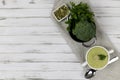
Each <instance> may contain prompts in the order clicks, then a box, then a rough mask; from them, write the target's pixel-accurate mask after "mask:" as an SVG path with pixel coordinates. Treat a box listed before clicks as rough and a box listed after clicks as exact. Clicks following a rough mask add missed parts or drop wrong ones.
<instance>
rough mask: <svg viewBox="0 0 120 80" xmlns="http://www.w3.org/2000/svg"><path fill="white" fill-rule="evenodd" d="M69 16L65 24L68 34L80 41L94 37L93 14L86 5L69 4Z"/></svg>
mask: <svg viewBox="0 0 120 80" xmlns="http://www.w3.org/2000/svg"><path fill="white" fill-rule="evenodd" d="M70 14H71V15H70V17H69V18H68V21H67V22H66V24H68V28H67V30H68V31H69V32H70V31H71V32H72V34H73V35H75V36H76V37H77V38H78V39H79V40H82V41H89V40H90V39H92V38H93V37H95V34H96V25H95V23H94V18H93V17H94V14H93V12H91V11H90V8H89V6H88V5H87V4H86V3H82V2H80V3H79V4H77V5H75V3H73V2H71V8H70Z"/></svg>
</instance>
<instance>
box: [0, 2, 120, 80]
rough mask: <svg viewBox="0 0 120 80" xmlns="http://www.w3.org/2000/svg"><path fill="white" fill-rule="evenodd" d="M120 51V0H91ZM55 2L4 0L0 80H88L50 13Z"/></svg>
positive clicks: (0, 13) (0, 27)
mask: <svg viewBox="0 0 120 80" xmlns="http://www.w3.org/2000/svg"><path fill="white" fill-rule="evenodd" d="M90 2H91V4H92V6H93V9H94V12H95V15H96V16H97V18H98V21H99V23H100V24H101V25H102V27H103V30H104V31H105V32H106V33H107V34H108V36H109V37H110V39H111V40H112V42H113V43H114V44H115V46H116V48H117V49H118V50H120V1H119V0H94V1H93V0H91V1H90ZM53 4H54V0H33V2H32V0H0V80H85V79H84V77H83V74H82V73H83V68H82V67H81V65H80V63H79V60H78V59H77V58H76V56H75V54H73V53H72V50H71V49H70V47H69V46H68V45H67V42H66V41H65V39H64V38H63V37H62V35H61V33H60V31H59V30H58V28H57V26H56V25H55V23H54V22H53V21H52V20H51V18H50V14H51V10H52V7H53Z"/></svg>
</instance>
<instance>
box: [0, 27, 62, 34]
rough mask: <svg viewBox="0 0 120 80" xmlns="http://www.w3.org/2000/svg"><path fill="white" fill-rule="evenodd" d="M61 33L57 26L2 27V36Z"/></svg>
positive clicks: (0, 28)
mask: <svg viewBox="0 0 120 80" xmlns="http://www.w3.org/2000/svg"><path fill="white" fill-rule="evenodd" d="M44 34H61V33H60V31H59V30H58V28H57V27H56V26H33V27H12V26H11V27H0V36H7V35H20V36H25V35H44Z"/></svg>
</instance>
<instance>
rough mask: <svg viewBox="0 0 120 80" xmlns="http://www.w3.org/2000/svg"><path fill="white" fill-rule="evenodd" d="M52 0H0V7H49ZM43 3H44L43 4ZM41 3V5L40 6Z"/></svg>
mask: <svg viewBox="0 0 120 80" xmlns="http://www.w3.org/2000/svg"><path fill="white" fill-rule="evenodd" d="M53 2H54V0H4V1H3V0H1V2H0V7H1V8H41V7H42V8H43V7H46V8H49V7H50V6H49V4H52V5H53ZM43 4H44V5H43ZM41 5H42V6H41Z"/></svg>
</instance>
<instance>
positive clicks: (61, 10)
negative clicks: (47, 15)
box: [54, 5, 69, 20]
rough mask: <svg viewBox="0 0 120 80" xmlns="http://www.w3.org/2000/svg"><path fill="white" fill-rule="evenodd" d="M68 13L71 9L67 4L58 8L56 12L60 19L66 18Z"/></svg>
mask: <svg viewBox="0 0 120 80" xmlns="http://www.w3.org/2000/svg"><path fill="white" fill-rule="evenodd" d="M68 13H69V9H68V7H66V6H65V5H63V6H62V7H60V8H59V9H58V10H56V11H55V12H54V14H55V16H56V18H57V19H58V20H60V19H62V18H64V17H65V16H66V15H67V14H68Z"/></svg>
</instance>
